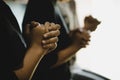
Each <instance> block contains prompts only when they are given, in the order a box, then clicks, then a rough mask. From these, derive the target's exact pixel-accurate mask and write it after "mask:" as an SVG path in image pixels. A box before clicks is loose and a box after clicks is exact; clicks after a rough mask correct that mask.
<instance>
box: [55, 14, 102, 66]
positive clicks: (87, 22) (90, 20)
mask: <svg viewBox="0 0 120 80" xmlns="http://www.w3.org/2000/svg"><path fill="white" fill-rule="evenodd" d="M99 24H100V21H98V20H97V19H96V18H94V17H92V16H86V17H85V19H84V27H83V30H82V31H79V29H76V30H73V31H71V33H70V37H71V39H72V43H71V45H70V46H68V47H67V48H65V49H63V50H61V51H59V52H58V61H57V63H56V64H55V65H53V67H57V66H59V65H61V64H63V63H65V62H67V61H69V60H70V59H71V58H72V57H73V56H74V55H75V53H76V52H77V51H78V50H80V49H81V48H85V47H86V45H88V42H89V41H90V34H89V31H90V32H93V31H95V30H96V28H97V26H98V25H99Z"/></svg>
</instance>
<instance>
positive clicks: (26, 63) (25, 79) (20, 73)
mask: <svg viewBox="0 0 120 80" xmlns="http://www.w3.org/2000/svg"><path fill="white" fill-rule="evenodd" d="M44 53H46V52H44V51H41V49H40V48H39V47H38V45H34V46H32V47H31V48H29V50H28V51H27V53H26V55H25V57H24V60H23V67H22V68H20V69H18V70H16V71H15V74H16V75H17V77H18V78H19V79H20V80H29V79H30V77H31V76H32V74H33V73H34V70H35V68H36V67H37V64H38V62H39V61H40V60H41V59H42V57H43V56H44Z"/></svg>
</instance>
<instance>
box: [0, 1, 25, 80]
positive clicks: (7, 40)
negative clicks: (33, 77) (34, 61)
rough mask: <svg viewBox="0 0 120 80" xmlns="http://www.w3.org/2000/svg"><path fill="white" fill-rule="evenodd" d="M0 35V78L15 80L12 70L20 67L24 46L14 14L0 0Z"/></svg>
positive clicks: (0, 79) (2, 79) (1, 79)
mask: <svg viewBox="0 0 120 80" xmlns="http://www.w3.org/2000/svg"><path fill="white" fill-rule="evenodd" d="M0 37H1V38H0V80H17V77H16V75H15V73H14V72H13V71H14V70H15V69H18V68H20V67H22V60H23V57H24V53H25V50H26V48H25V47H26V46H25V42H24V39H23V37H22V34H21V32H20V29H19V26H18V23H17V21H16V19H15V17H14V15H13V14H12V12H11V11H10V9H9V7H8V6H7V5H6V4H5V3H4V2H3V1H2V0H0Z"/></svg>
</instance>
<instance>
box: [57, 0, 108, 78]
mask: <svg viewBox="0 0 120 80" xmlns="http://www.w3.org/2000/svg"><path fill="white" fill-rule="evenodd" d="M57 5H58V7H59V9H60V11H61V13H62V16H63V17H64V20H65V22H66V23H67V26H68V28H69V29H70V31H75V33H78V32H80V31H79V30H77V28H79V29H80V30H81V31H82V33H81V36H83V37H84V39H86V38H85V37H87V36H86V35H84V34H83V33H85V32H88V33H89V34H90V33H91V32H94V31H95V30H96V29H97V26H98V25H99V24H100V23H101V22H100V21H98V19H97V18H95V17H93V16H92V15H86V16H85V18H84V26H83V27H81V26H80V25H79V22H78V17H77V13H76V3H75V0H69V1H68V0H61V1H60V0H59V1H58V2H57ZM82 34H83V35H82ZM73 36H75V34H73ZM74 39H76V38H75V37H73V40H74ZM81 41H82V40H81ZM81 41H77V42H76V43H78V42H81ZM75 61H76V55H74V56H73V57H72V58H71V59H70V60H69V63H70V65H69V68H70V74H71V80H109V79H108V78H106V77H104V76H102V75H100V74H98V73H95V72H92V71H89V70H86V69H82V68H81V67H80V66H78V64H76V63H75ZM58 74H59V72H58ZM59 75H60V74H59Z"/></svg>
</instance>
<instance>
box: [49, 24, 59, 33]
mask: <svg viewBox="0 0 120 80" xmlns="http://www.w3.org/2000/svg"><path fill="white" fill-rule="evenodd" d="M60 27H61V26H60V25H59V24H55V23H51V25H50V27H48V29H49V31H52V30H57V29H60Z"/></svg>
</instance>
